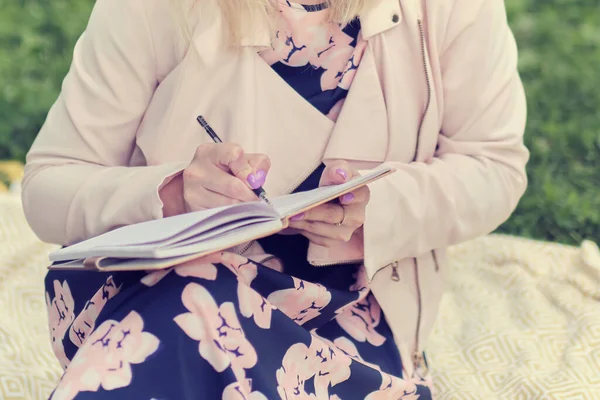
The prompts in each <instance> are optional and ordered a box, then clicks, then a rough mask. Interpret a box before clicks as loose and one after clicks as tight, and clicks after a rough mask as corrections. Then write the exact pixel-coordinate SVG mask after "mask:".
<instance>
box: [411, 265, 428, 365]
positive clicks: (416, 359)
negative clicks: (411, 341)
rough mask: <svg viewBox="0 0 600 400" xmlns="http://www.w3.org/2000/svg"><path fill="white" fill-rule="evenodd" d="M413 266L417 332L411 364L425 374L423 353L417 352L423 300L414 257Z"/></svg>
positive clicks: (417, 267) (417, 266)
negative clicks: (417, 305)
mask: <svg viewBox="0 0 600 400" xmlns="http://www.w3.org/2000/svg"><path fill="white" fill-rule="evenodd" d="M413 265H414V271H415V283H416V288H417V302H418V304H419V308H418V310H419V311H418V313H417V330H416V332H415V352H414V353H413V357H412V362H413V366H414V371H415V372H417V371H423V373H424V374H426V366H425V363H424V358H423V353H422V352H421V351H420V350H419V348H420V343H419V336H420V333H421V319H422V315H421V314H422V311H423V298H422V296H421V282H420V280H419V262H418V261H417V259H416V257H415V258H413Z"/></svg>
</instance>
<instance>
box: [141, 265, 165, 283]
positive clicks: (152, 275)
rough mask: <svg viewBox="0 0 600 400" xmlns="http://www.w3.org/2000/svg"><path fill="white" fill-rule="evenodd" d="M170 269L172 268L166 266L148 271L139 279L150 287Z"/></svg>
mask: <svg viewBox="0 0 600 400" xmlns="http://www.w3.org/2000/svg"><path fill="white" fill-rule="evenodd" d="M172 270H173V268H167V269H159V270H157V271H151V272H148V273H147V274H146V275H144V276H143V277H142V279H140V282H141V283H142V284H143V285H146V286H148V287H152V286H154V285H156V284H157V283H158V282H160V281H162V279H163V278H164V277H165V276H167V275H168V274H169V273H170V272H171V271H172Z"/></svg>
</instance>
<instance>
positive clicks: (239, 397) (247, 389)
mask: <svg viewBox="0 0 600 400" xmlns="http://www.w3.org/2000/svg"><path fill="white" fill-rule="evenodd" d="M251 387H252V381H251V380H249V379H247V380H246V382H245V383H244V384H241V383H240V382H234V383H232V384H230V385H228V386H227V387H226V388H225V390H223V397H222V399H223V400H267V398H266V397H265V395H264V394H262V393H261V392H252V389H251Z"/></svg>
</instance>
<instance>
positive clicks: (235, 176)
mask: <svg viewBox="0 0 600 400" xmlns="http://www.w3.org/2000/svg"><path fill="white" fill-rule="evenodd" d="M270 166H271V161H270V160H269V157H267V156H266V155H264V154H245V153H244V150H243V149H242V148H241V147H240V146H238V145H236V144H233V143H209V144H202V145H200V146H198V148H197V149H196V153H195V154H194V159H193V160H192V162H191V163H190V164H189V165H188V166H187V167H186V168H185V170H184V171H183V173H182V174H179V175H177V176H176V177H175V178H173V179H172V180H171V181H170V182H169V183H167V184H166V185H165V186H164V187H162V188H161V189H160V192H159V194H160V198H161V200H162V202H163V215H164V216H165V217H168V216H172V215H178V214H183V213H186V212H191V211H199V210H205V209H208V208H215V207H221V206H226V205H232V204H237V203H242V202H247V201H254V200H257V199H258V197H257V196H256V195H255V194H254V192H252V190H251V189H257V188H259V187H261V186H262V185H263V184H264V182H265V179H266V176H267V173H268V172H269V168H270Z"/></svg>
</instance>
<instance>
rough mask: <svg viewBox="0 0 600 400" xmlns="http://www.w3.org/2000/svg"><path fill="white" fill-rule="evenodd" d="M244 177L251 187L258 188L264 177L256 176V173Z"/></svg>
mask: <svg viewBox="0 0 600 400" xmlns="http://www.w3.org/2000/svg"><path fill="white" fill-rule="evenodd" d="M246 179H247V180H248V183H249V184H250V187H251V188H252V189H258V188H259V187H261V186H262V185H263V184H264V183H265V177H264V176H263V177H260V176H257V174H250V175H248V178H246Z"/></svg>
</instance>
